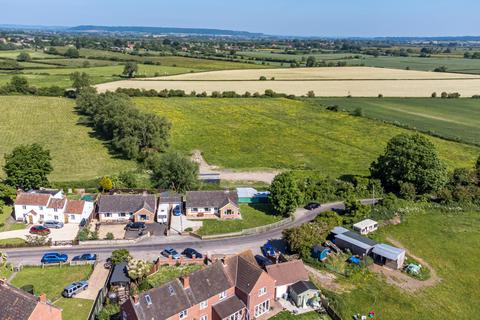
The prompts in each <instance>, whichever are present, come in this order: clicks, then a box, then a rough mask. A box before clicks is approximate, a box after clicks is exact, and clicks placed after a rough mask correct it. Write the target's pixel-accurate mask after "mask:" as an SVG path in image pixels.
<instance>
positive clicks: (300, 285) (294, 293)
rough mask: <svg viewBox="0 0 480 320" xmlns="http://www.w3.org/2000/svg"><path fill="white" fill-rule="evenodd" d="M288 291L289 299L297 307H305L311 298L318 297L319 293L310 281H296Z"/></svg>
mask: <svg viewBox="0 0 480 320" xmlns="http://www.w3.org/2000/svg"><path fill="white" fill-rule="evenodd" d="M288 291H289V295H290V299H291V300H292V301H293V303H295V305H296V306H297V307H299V308H305V307H306V306H307V304H308V303H309V302H310V301H311V300H313V299H318V297H319V295H320V291H319V290H318V288H317V287H316V286H315V285H314V284H313V283H312V282H310V281H298V282H297V283H294V284H293V285H292V286H291V287H290V289H289V290H288Z"/></svg>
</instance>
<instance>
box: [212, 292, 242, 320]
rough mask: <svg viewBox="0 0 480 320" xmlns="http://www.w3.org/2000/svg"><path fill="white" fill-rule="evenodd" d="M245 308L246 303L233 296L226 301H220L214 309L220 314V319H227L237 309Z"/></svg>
mask: <svg viewBox="0 0 480 320" xmlns="http://www.w3.org/2000/svg"><path fill="white" fill-rule="evenodd" d="M244 308H245V303H243V301H242V300H240V299H238V298H237V297H236V296H232V297H230V298H228V299H227V300H225V301H222V302H219V303H217V304H216V305H214V306H213V310H215V313H216V314H217V315H218V318H219V319H225V318H227V317H228V316H231V315H232V314H234V313H235V312H237V311H240V310H242V309H244Z"/></svg>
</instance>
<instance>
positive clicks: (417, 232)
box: [334, 210, 480, 320]
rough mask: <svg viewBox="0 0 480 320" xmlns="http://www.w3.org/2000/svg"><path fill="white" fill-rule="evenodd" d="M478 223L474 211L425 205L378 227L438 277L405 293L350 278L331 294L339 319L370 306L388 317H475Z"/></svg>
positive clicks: (370, 278)
mask: <svg viewBox="0 0 480 320" xmlns="http://www.w3.org/2000/svg"><path fill="white" fill-rule="evenodd" d="M479 228H480V215H479V214H478V212H457V213H444V212H439V211H435V210H427V211H426V212H425V213H419V212H417V213H414V214H411V215H409V216H407V218H406V219H405V221H404V222H402V224H400V225H397V226H388V227H385V228H382V229H380V230H379V232H380V233H381V235H383V236H385V235H388V236H390V237H393V238H394V239H396V240H399V241H400V242H401V243H402V244H403V245H404V246H405V247H406V248H408V249H409V250H410V251H411V252H412V253H413V254H415V255H416V256H420V257H422V258H423V259H424V260H426V261H427V262H428V263H429V264H430V265H431V266H432V267H433V268H434V269H435V270H436V272H437V274H438V276H439V277H440V278H441V279H442V281H441V282H440V283H439V284H437V285H435V286H433V287H428V288H423V289H420V290H419V291H418V292H415V294H409V293H406V292H404V291H401V290H400V289H398V288H397V287H393V286H391V285H387V284H385V282H384V281H383V280H380V279H379V278H378V277H376V276H368V277H366V278H364V279H363V280H359V281H360V283H359V282H358V281H353V283H354V284H356V286H357V288H356V289H353V290H349V292H346V293H343V294H338V295H334V299H335V305H337V309H338V311H340V313H341V314H342V316H343V317H344V319H350V318H351V317H352V315H353V314H356V313H361V314H367V313H368V312H370V311H374V312H375V318H378V319H390V320H401V319H420V320H427V319H476V318H478V314H479V313H480V306H479V305H478V304H477V303H475V301H476V300H477V298H478V294H479V292H478V288H479V286H480V280H479V279H480V278H479V277H478V264H479V263H480V259H479V257H480V246H479V245H478V243H479V242H480V233H479V232H478V230H479ZM381 235H380V236H381ZM447 239H448V240H447ZM459 249H460V250H461V252H460V251H459ZM357 278H358V277H357Z"/></svg>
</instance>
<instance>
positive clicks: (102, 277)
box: [75, 263, 109, 300]
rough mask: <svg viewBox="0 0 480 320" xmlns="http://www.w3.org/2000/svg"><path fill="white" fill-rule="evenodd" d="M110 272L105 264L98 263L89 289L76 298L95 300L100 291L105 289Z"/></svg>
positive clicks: (89, 283) (89, 280)
mask: <svg viewBox="0 0 480 320" xmlns="http://www.w3.org/2000/svg"><path fill="white" fill-rule="evenodd" d="M108 272H109V270H108V269H106V268H105V267H104V266H103V263H97V264H96V265H95V268H94V269H93V272H92V274H91V275H90V278H89V279H88V288H87V289H86V290H85V291H82V292H80V293H79V294H77V295H76V296H75V298H81V299H88V300H95V299H96V297H97V294H98V291H99V290H100V289H101V288H102V287H103V285H104V284H105V281H107V277H108Z"/></svg>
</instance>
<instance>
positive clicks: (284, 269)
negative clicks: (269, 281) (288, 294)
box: [265, 260, 308, 287]
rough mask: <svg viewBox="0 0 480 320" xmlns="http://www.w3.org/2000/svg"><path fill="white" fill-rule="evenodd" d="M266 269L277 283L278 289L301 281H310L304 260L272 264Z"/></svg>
mask: <svg viewBox="0 0 480 320" xmlns="http://www.w3.org/2000/svg"><path fill="white" fill-rule="evenodd" d="M265 268H266V269H267V273H268V274H269V275H270V276H271V277H272V278H273V279H275V280H276V281H277V283H276V286H277V287H278V286H283V285H286V284H292V283H295V282H298V281H301V280H308V273H307V269H305V266H304V265H303V262H302V260H292V261H288V262H284V263H277V264H272V265H268V266H266V267H265Z"/></svg>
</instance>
